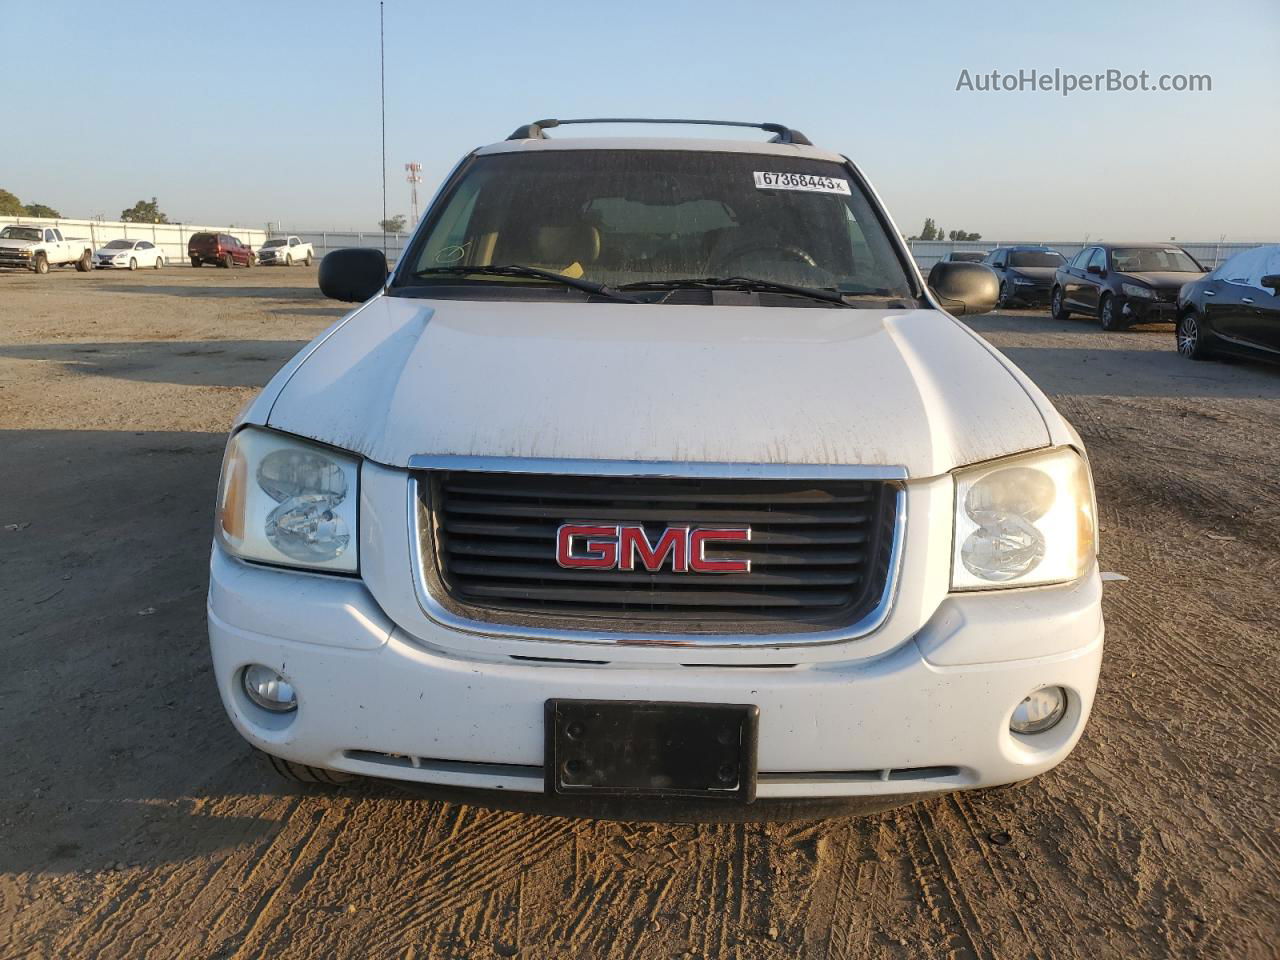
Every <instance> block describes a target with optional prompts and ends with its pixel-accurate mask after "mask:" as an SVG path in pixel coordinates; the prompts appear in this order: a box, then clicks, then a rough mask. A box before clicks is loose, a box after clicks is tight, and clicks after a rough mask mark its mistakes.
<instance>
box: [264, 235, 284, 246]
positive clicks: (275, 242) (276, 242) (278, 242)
mask: <svg viewBox="0 0 1280 960" xmlns="http://www.w3.org/2000/svg"><path fill="white" fill-rule="evenodd" d="M284 244H285V241H284V240H282V239H280V238H279V237H276V238H275V239H273V240H268V241H267V242H266V243H264V244H263V246H264V247H283V246H284Z"/></svg>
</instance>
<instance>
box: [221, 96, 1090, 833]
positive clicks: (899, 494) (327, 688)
mask: <svg viewBox="0 0 1280 960" xmlns="http://www.w3.org/2000/svg"><path fill="white" fill-rule="evenodd" d="M578 122H589V121H578ZM565 123H566V121H540V122H538V123H536V124H531V125H528V126H525V127H521V128H520V129H519V130H517V131H516V132H515V133H514V134H513V135H512V136H511V137H510V138H509V139H508V140H506V141H504V142H501V143H496V144H493V145H491V146H487V147H482V148H479V149H477V150H475V151H473V152H472V153H470V154H469V155H468V156H467V157H466V158H464V159H463V161H462V162H461V163H460V164H459V165H458V167H457V168H456V169H455V170H454V172H453V173H452V174H451V176H450V177H449V178H448V180H447V181H446V182H445V184H444V186H443V187H442V189H441V191H440V193H439V195H438V197H437V199H436V200H435V201H433V203H432V205H431V207H430V209H429V210H428V211H427V213H426V215H425V216H424V217H423V219H422V223H421V225H420V226H419V227H418V229H417V230H416V232H415V233H414V236H413V238H412V240H411V241H410V242H409V244H408V246H407V248H406V250H405V252H404V254H403V256H401V257H400V259H399V263H398V264H397V266H396V268H395V270H394V272H392V273H391V274H390V275H388V272H387V262H386V259H385V258H384V256H383V254H382V252H381V251H378V250H339V251H335V252H332V253H329V254H327V255H326V256H325V258H324V259H323V260H322V261H321V262H320V270H319V281H320V288H321V290H322V291H324V292H325V293H326V294H328V295H329V296H331V297H336V298H339V299H344V300H348V301H352V302H359V301H366V302H364V304H363V305H362V306H360V307H359V308H357V309H356V310H354V311H353V312H352V313H351V314H349V315H348V316H347V317H345V318H343V319H342V320H340V321H338V322H337V323H335V324H334V325H333V326H332V327H330V329H329V330H327V331H326V332H325V333H324V334H322V335H321V336H320V337H318V338H317V339H316V340H314V341H313V342H312V343H311V344H310V345H309V346H307V347H305V348H304V349H303V350H302V351H301V352H300V353H299V354H298V355H297V356H296V357H294V359H293V360H291V361H290V362H289V363H288V364H286V365H285V367H284V368H283V369H281V370H280V372H279V373H278V374H277V375H276V376H275V378H274V379H272V381H271V382H270V383H269V384H268V385H267V386H266V388H265V389H264V390H263V391H262V393H261V394H260V395H259V396H258V398H257V399H256V400H255V401H254V402H253V403H251V404H250V405H249V406H248V407H247V408H246V409H245V410H244V411H243V412H242V414H241V416H240V417H239V419H238V420H237V422H236V424H235V426H234V429H233V432H232V435H231V438H230V441H229V443H228V445H227V451H226V457H225V460H224V462H223V472H222V479H221V482H220V485H219V494H218V503H217V520H216V523H215V530H216V536H215V543H214V547H213V553H212V558H211V561H212V563H211V576H210V585H209V601H208V627H209V634H210V639H211V646H212V654H213V665H214V671H215V674H216V677H217V684H218V688H219V691H220V693H221V695H222V699H223V703H224V704H225V706H226V709H227V712H228V714H229V715H230V717H231V720H232V722H233V723H234V724H235V726H236V728H237V729H238V730H239V731H240V733H241V734H242V735H243V736H244V737H245V738H246V739H247V740H248V741H249V742H250V743H251V744H253V745H254V746H255V747H257V748H258V749H259V750H260V751H261V752H262V753H264V754H266V755H268V756H269V757H270V758H271V760H272V763H273V764H274V766H275V767H276V769H277V770H278V771H280V772H281V773H282V774H284V775H286V776H290V777H294V778H296V779H301V780H307V781H310V782H321V783H339V782H342V781H344V780H350V779H352V778H354V777H357V776H362V775H363V776H370V777H378V778H385V779H395V780H401V781H410V782H413V783H416V784H419V785H433V788H434V789H445V788H447V789H450V790H459V789H461V788H468V789H471V790H472V791H476V790H478V791H481V793H480V794H479V795H480V796H482V797H484V798H486V799H485V800H484V801H483V802H491V803H502V804H508V803H515V802H516V801H515V799H514V798H515V797H522V798H524V799H523V800H522V801H520V802H521V803H522V804H527V805H529V806H532V807H534V808H535V809H547V810H560V811H567V812H571V813H585V814H590V815H593V816H598V815H604V816H615V815H616V816H627V817H639V818H658V819H662V818H677V819H683V818H685V817H686V816H692V817H701V816H703V815H706V816H711V817H724V818H739V817H748V816H750V817H751V818H756V817H773V816H779V817H790V816H793V815H812V814H813V813H815V812H821V811H825V810H828V809H832V808H839V809H850V808H852V809H854V810H864V811H865V810H872V809H877V808H880V809H883V808H884V807H887V806H892V805H894V804H899V803H902V802H904V801H907V800H911V799H913V798H920V797H925V796H929V795H931V794H936V793H939V792H944V791H949V790H958V789H972V788H978V787H991V786H996V785H1001V784H1009V783H1014V782H1017V781H1021V780H1025V779H1027V778H1028V777H1031V776H1034V775H1036V774H1039V773H1043V772H1044V771H1046V770H1048V769H1050V768H1051V767H1053V766H1055V765H1056V764H1058V763H1060V762H1061V761H1062V760H1063V759H1064V758H1065V757H1066V756H1067V754H1068V753H1070V751H1071V749H1072V747H1074V746H1075V744H1076V741H1077V740H1078V739H1079V737H1080V735H1081V733H1082V731H1083V730H1084V728H1085V723H1086V721H1087V719H1088V717H1089V711H1090V707H1091V706H1092V704H1093V698H1094V690H1095V686H1096V684H1097V680H1098V671H1099V666H1100V664H1101V660H1102V644H1103V622H1102V605H1101V598H1102V583H1101V578H1100V576H1099V573H1098V564H1097V561H1096V556H1095V537H1096V530H1097V525H1096V522H1095V504H1094V494H1093V483H1092V479H1091V476H1090V471H1089V463H1088V460H1087V458H1086V456H1085V452H1084V448H1083V446H1082V445H1081V442H1080V437H1079V435H1078V434H1077V433H1076V431H1075V430H1073V429H1072V428H1071V426H1070V424H1068V423H1067V421H1066V420H1065V419H1064V418H1063V417H1062V416H1061V414H1059V413H1058V411H1057V410H1055V409H1054V407H1053V404H1052V403H1051V402H1050V401H1049V399H1048V398H1047V397H1046V396H1045V395H1044V394H1043V393H1042V392H1041V391H1040V390H1039V389H1038V388H1037V387H1036V385H1035V384H1034V383H1032V382H1031V381H1030V380H1029V379H1028V378H1027V377H1026V375H1024V374H1023V373H1022V372H1021V371H1020V370H1018V368H1017V367H1015V366H1014V365H1013V364H1012V363H1011V362H1010V361H1009V360H1008V358H1006V357H1004V356H1002V355H1001V354H1000V353H999V352H998V351H997V350H995V349H994V348H993V347H992V346H991V345H990V344H989V343H987V342H986V341H984V340H983V339H982V338H981V337H979V336H978V335H977V334H975V333H974V332H973V331H971V330H970V329H969V328H967V327H966V326H964V325H963V324H962V323H960V322H959V321H958V320H956V319H955V318H954V314H957V313H985V312H987V311H989V310H991V309H992V308H993V307H994V305H995V302H996V297H997V295H998V288H999V284H998V282H997V278H996V275H995V274H994V273H993V272H992V271H991V270H990V269H989V268H988V267H986V266H983V265H981V264H975V263H945V264H942V265H940V267H939V268H937V269H936V270H935V272H934V274H933V276H932V283H931V284H929V285H927V284H926V283H925V282H924V280H923V278H922V277H921V276H920V272H919V270H918V269H917V267H916V264H915V261H914V260H913V259H912V257H911V253H910V251H909V250H908V249H907V248H906V245H905V244H904V243H903V241H902V239H901V235H900V234H899V232H898V230H897V229H896V227H895V226H894V224H893V222H892V220H890V219H889V216H888V214H887V213H886V212H885V211H884V209H883V207H882V206H881V204H880V201H879V199H878V198H877V197H876V195H875V193H874V191H873V190H872V189H871V187H870V185H869V184H868V182H867V180H866V179H865V178H864V177H863V175H862V173H861V172H860V171H859V170H858V168H857V167H856V166H855V165H854V164H853V163H852V162H850V161H849V160H848V159H847V158H846V157H844V156H842V155H840V154H839V153H836V152H833V151H828V150H822V149H818V148H817V147H814V146H812V145H811V144H810V143H809V141H808V140H807V139H806V138H805V137H804V136H803V135H802V134H800V133H798V132H797V131H794V130H790V129H788V128H786V127H784V126H781V125H777V124H760V125H755V124H751V125H747V126H759V127H762V128H763V129H765V130H767V131H770V132H772V133H774V134H776V135H775V136H774V138H773V140H771V141H769V142H767V143H766V142H762V141H758V140H751V141H745V140H740V139H739V140H734V139H718V140H710V139H705V140H704V139H684V138H662V139H638V138H592V137H562V138H551V137H547V136H546V134H545V133H544V131H545V130H546V129H547V128H549V127H555V126H563V125H565ZM1056 789H1060V790H1070V789H1071V788H1070V787H1069V786H1067V785H1065V784H1063V785H1062V786H1060V787H1058V788H1056ZM485 791H487V792H485ZM475 795H476V794H475V793H473V794H472V796H475ZM496 798H505V799H501V800H499V799H496Z"/></svg>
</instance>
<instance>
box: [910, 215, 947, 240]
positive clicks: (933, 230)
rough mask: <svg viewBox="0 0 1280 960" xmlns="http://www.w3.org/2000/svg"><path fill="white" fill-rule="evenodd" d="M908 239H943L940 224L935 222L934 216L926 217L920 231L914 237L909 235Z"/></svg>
mask: <svg viewBox="0 0 1280 960" xmlns="http://www.w3.org/2000/svg"><path fill="white" fill-rule="evenodd" d="M907 239H908V240H941V239H942V232H941V231H940V230H939V229H938V225H937V224H936V223H934V222H933V217H926V218H925V221H924V226H923V227H921V228H920V233H919V235H917V236H914V237H908V238H907Z"/></svg>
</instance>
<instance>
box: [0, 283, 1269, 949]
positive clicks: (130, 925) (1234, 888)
mask: <svg viewBox="0 0 1280 960" xmlns="http://www.w3.org/2000/svg"><path fill="white" fill-rule="evenodd" d="M342 313H343V308H342V307H340V306H338V305H335V304H333V303H331V302H329V301H325V300H323V299H322V298H321V297H320V295H319V293H318V292H317V291H316V289H315V271H314V269H303V268H294V269H292V270H285V269H282V268H276V269H265V268H259V269H255V270H234V271H226V270H216V269H212V268H206V269H203V270H199V271H196V270H192V269H190V268H188V267H183V268H176V267H175V268H168V269H166V270H164V271H160V272H155V273H153V272H143V271H139V272H138V273H134V274H130V273H123V274H104V273H102V272H97V273H94V274H90V275H81V274H76V273H74V272H70V271H55V272H54V273H52V274H50V275H49V276H47V277H36V276H34V275H30V274H21V273H0V451H2V456H0V604H2V606H0V609H2V610H3V619H2V620H0V652H2V653H3V657H4V661H5V663H6V664H7V669H6V670H5V672H4V674H3V676H0V733H2V734H3V737H2V738H0V742H3V743H4V745H5V749H4V750H3V752H0V777H2V779H0V783H2V784H3V786H0V957H5V958H8V957H48V958H68V957H108V958H109V957H157V958H158V957H179V956H181V957H201V958H212V957H219V958H229V957H243V958H250V957H260V956H271V957H298V958H313V957H321V956H344V957H345V956H349V957H397V958H406V957H419V958H428V957H429V958H461V957H476V958H481V957H494V956H498V957H512V956H521V957H531V958H542V957H554V958H558V957H574V958H596V957H600V958H603V957H610V958H623V957H628V958H630V957H689V956H696V957H699V958H709V960H717V958H731V957H732V958H757V957H764V958H793V957H805V958H844V957H857V956H864V955H874V956H877V957H882V956H883V957H903V958H907V957H930V958H932V957H1016V958H1025V957H1126V958H1134V957H1138V958H1143V957H1171V956H1172V957H1223V958H1233V960H1234V958H1240V957H1259V958H1261V957H1276V956H1277V950H1278V949H1280V948H1278V947H1277V942H1278V940H1280V899H1278V897H1277V891H1278V890H1280V842H1278V840H1277V837H1278V836H1280V773H1278V772H1277V771H1278V769H1280V756H1278V753H1280V751H1278V750H1277V735H1278V732H1280V711H1278V710H1277V699H1278V698H1277V689H1278V685H1277V679H1278V678H1277V672H1278V671H1277V644H1278V642H1280V641H1278V639H1277V638H1278V637H1280V614H1277V609H1276V608H1277V603H1276V600H1277V592H1278V591H1277V586H1276V585H1277V582H1280V417H1278V416H1277V414H1278V413H1280V404H1278V402H1277V401H1278V399H1280V368H1267V367H1263V366H1259V365H1253V364H1247V363H1240V364H1231V365H1225V364H1217V363H1211V364H1192V363H1189V362H1187V361H1184V360H1183V359H1182V358H1180V357H1178V356H1177V355H1176V354H1175V353H1174V352H1173V335H1172V333H1171V332H1170V331H1169V329H1168V328H1167V327H1164V328H1160V327H1148V328H1141V329H1137V330H1133V331H1129V332H1126V333H1122V334H1115V335H1109V336H1104V335H1102V334H1101V333H1100V332H1099V330H1098V329H1097V327H1096V325H1092V324H1089V323H1085V322H1083V321H1072V322H1068V323H1065V324H1060V323H1056V322H1054V321H1052V320H1050V319H1049V318H1048V316H1047V315H1045V314H1043V313H1038V312H1031V311H1012V312H1007V313H1001V314H995V315H991V316H987V317H981V318H977V319H976V320H974V321H973V326H974V327H975V328H976V329H978V330H979V331H981V332H982V333H983V334H984V335H985V336H987V337H988V338H990V339H991V340H992V341H993V342H994V343H995V344H996V345H997V346H999V347H1000V348H1001V349H1003V350H1005V351H1006V352H1007V353H1008V354H1009V355H1010V356H1012V357H1013V359H1014V360H1015V361H1016V362H1017V363H1018V364H1020V365H1021V366H1022V367H1023V368H1024V369H1025V370H1027V371H1028V373H1030V374H1031V376H1032V377H1034V378H1035V379H1036V380H1038V381H1039V382H1040V383H1041V384H1042V385H1043V386H1044V387H1045V388H1046V390H1047V391H1048V392H1049V393H1050V394H1052V395H1054V397H1055V399H1056V401H1057V402H1058V403H1059V405H1060V407H1061V408H1062V410H1063V412H1064V413H1065V414H1066V415H1067V416H1068V417H1069V418H1070V419H1071V420H1072V422H1073V423H1074V424H1075V425H1076V427H1077V428H1078V429H1079V430H1080V432H1081V433H1082V434H1083V436H1084V438H1085V441H1086V442H1087V443H1088V445H1089V450H1090V453H1091V455H1092V457H1093V461H1094V467H1095V473H1096V477H1097V481H1098V497H1099V500H1100V506H1101V515H1102V523H1103V534H1102V538H1103V539H1102V552H1103V569H1105V570H1110V571H1117V572H1119V573H1122V574H1124V575H1125V576H1127V577H1129V578H1130V579H1129V580H1128V581H1127V582H1117V583H1112V584H1109V585H1108V587H1107V594H1106V601H1105V602H1106V615H1107V626H1108V637H1107V657H1106V662H1105V665H1104V667H1103V675H1102V683H1101V686H1100V689H1099V696H1098V702H1097V707H1096V709H1095V713H1094V717H1093V721H1092V724H1091V726H1090V727H1089V729H1088V730H1087V731H1086V733H1085V736H1084V739H1083V741H1082V743H1081V745H1080V747H1079V748H1078V749H1077V750H1076V752H1075V753H1074V754H1073V755H1072V757H1071V758H1070V759H1069V760H1068V761H1067V762H1066V763H1065V764H1064V765H1062V766H1061V767H1059V768H1058V769H1057V770H1055V771H1053V772H1052V773H1049V774H1047V775H1045V776H1043V777H1041V778H1039V779H1037V780H1035V781H1033V782H1031V783H1029V784H1026V785H1024V786H1022V787H1020V788H1016V789H1008V790H1001V791H992V792H985V793H971V794H956V795H953V796H949V797H944V798H941V799H936V800H932V801H929V802H926V803H921V804H918V805H916V806H912V807H906V808H903V809H900V810H896V811H893V812H890V813H886V814H880V815H877V816H873V817H868V818H863V819H837V820H827V821H817V822H810V823H798V824H787V825H774V826H765V825H759V824H735V825H723V826H720V825H714V826H709V825H700V826H692V825H678V826H662V825H655V824H631V823H601V822H589V821H571V820H563V819H554V818H541V817H534V816H528V815H522V814H516V813H509V812H496V811H490V810H485V809H480V808H476V807H468V806H460V805H454V804H446V803H441V802H434V801H426V800H422V799H417V798H404V797H400V796H397V795H394V794H393V793H390V792H388V791H381V790H365V791H358V792H355V793H347V794H326V793H316V792H310V791H307V790H301V789H293V788H291V787H290V786H288V785H286V784H284V783H282V782H278V781H277V780H276V779H274V778H273V776H272V775H271V774H270V773H269V772H268V771H266V770H265V768H262V767H260V766H259V765H257V764H256V763H255V762H253V761H252V759H251V757H250V755H249V752H248V749H247V748H246V746H245V745H244V744H243V743H242V742H241V741H240V739H239V738H238V736H237V735H236V734H235V733H234V732H233V730H232V728H231V726H230V724H229V723H228V722H227V721H226V720H225V718H224V716H223V712H222V708H221V705H220V704H219V702H218V698H217V694H216V691H215V690H214V685H213V679H212V674H211V670H210V666H209V662H208V653H207V639H206V636H205V632H204V629H205V628H204V591H205V587H206V570H205V565H206V562H207V552H208V540H209V531H210V525H211V508H212V501H213V490H214V486H215V482H216V479H217V472H218V463H219V458H220V456H221V450H222V444H223V433H224V431H225V430H226V428H227V426H228V424H229V423H230V421H231V419H232V417H233V415H234V413H235V412H236V410H237V409H238V408H239V407H240V405H241V404H242V403H243V402H244V401H245V400H247V399H248V398H249V397H250V396H251V395H252V394H253V392H254V390H255V388H256V387H258V386H260V385H261V384H262V383H264V382H265V381H266V380H267V379H268V377H270V375H271V374H272V373H273V372H274V370H275V369H276V368H277V367H278V366H279V365H280V364H282V363H283V362H284V361H285V360H286V359H287V358H288V357H289V356H290V355H291V354H292V353H293V352H294V351H295V350H296V349H297V348H298V347H299V346H300V345H301V344H302V343H303V342H304V341H306V340H308V339H310V338H311V337H312V336H313V335H315V334H316V333H317V332H318V331H320V330H321V329H323V328H324V327H325V326H326V325H328V324H329V323H330V322H331V321H332V320H333V319H335V318H337V317H338V316H340V315H341V314H342Z"/></svg>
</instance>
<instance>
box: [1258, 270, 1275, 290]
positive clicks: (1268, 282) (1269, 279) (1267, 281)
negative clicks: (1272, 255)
mask: <svg viewBox="0 0 1280 960" xmlns="http://www.w3.org/2000/svg"><path fill="white" fill-rule="evenodd" d="M1258 283H1260V284H1262V285H1263V286H1264V287H1270V288H1271V289H1272V290H1273V291H1275V292H1276V294H1277V295H1280V273H1268V274H1267V275H1266V276H1265V277H1263V278H1262V279H1261V280H1259V281H1258Z"/></svg>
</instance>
